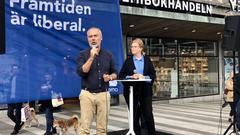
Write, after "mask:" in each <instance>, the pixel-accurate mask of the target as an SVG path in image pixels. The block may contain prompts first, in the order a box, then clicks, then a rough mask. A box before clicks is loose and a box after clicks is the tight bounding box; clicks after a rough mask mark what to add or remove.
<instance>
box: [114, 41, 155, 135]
mask: <svg viewBox="0 0 240 135" xmlns="http://www.w3.org/2000/svg"><path fill="white" fill-rule="evenodd" d="M130 48H131V53H132V56H131V57H129V58H127V59H126V60H125V62H124V64H123V66H122V68H121V71H120V74H119V78H120V79H126V78H132V79H143V78H150V79H152V81H151V82H141V83H137V84H134V85H133V90H134V92H133V94H134V95H133V113H134V131H135V133H136V135H141V126H140V116H143V119H144V121H145V123H144V124H145V125H146V127H147V130H148V135H155V134H156V133H155V125H154V118H153V113H152V110H153V109H152V93H153V92H152V85H153V82H154V79H155V78H156V71H155V69H154V67H153V64H152V62H151V60H150V58H149V57H147V56H145V55H144V52H143V48H144V44H143V41H142V40H141V39H139V38H137V39H135V40H133V41H132V42H131V44H130ZM123 85H124V93H123V94H124V97H125V100H126V102H127V104H128V105H129V85H128V84H124V83H123ZM142 124H143V123H141V125H142Z"/></svg>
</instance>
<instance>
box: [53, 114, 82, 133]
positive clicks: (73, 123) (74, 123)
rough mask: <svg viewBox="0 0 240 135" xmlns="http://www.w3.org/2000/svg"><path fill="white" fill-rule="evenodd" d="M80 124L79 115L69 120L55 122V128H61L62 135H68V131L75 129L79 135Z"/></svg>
mask: <svg viewBox="0 0 240 135" xmlns="http://www.w3.org/2000/svg"><path fill="white" fill-rule="evenodd" d="M78 124H79V118H78V116H77V115H73V116H72V117H71V118H70V119H68V120H63V119H56V120H54V122H53V127H55V128H60V135H62V134H63V135H67V134H68V129H69V128H71V127H73V128H74V130H75V133H76V135H78V126H79V125H78Z"/></svg>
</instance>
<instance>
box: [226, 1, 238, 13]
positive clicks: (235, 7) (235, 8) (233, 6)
mask: <svg viewBox="0 0 240 135" xmlns="http://www.w3.org/2000/svg"><path fill="white" fill-rule="evenodd" d="M229 3H230V6H231V9H232V11H236V12H240V0H229Z"/></svg>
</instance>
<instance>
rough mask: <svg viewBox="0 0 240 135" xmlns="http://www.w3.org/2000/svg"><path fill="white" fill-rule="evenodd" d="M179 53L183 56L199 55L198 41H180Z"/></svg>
mask: <svg viewBox="0 0 240 135" xmlns="http://www.w3.org/2000/svg"><path fill="white" fill-rule="evenodd" d="M179 55H181V56H196V55H197V42H195V41H181V42H179Z"/></svg>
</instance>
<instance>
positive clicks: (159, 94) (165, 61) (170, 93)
mask: <svg viewBox="0 0 240 135" xmlns="http://www.w3.org/2000/svg"><path fill="white" fill-rule="evenodd" d="M151 60H152V62H153V64H154V67H155V70H156V80H155V82H154V84H153V90H154V91H153V97H155V98H160V99H169V98H177V97H178V72H177V66H176V65H177V58H172V57H171V58H169V57H164V58H159V57H151Z"/></svg>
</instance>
